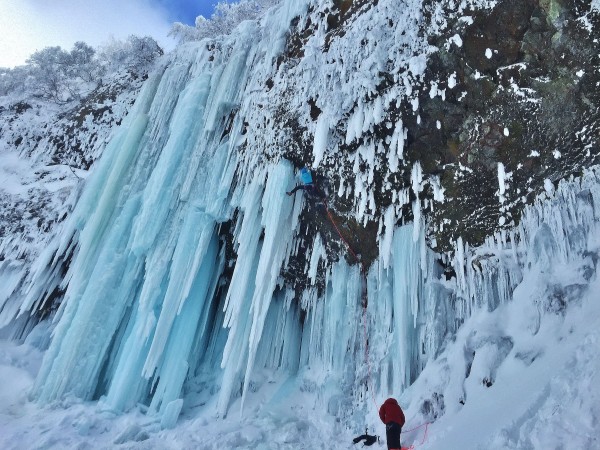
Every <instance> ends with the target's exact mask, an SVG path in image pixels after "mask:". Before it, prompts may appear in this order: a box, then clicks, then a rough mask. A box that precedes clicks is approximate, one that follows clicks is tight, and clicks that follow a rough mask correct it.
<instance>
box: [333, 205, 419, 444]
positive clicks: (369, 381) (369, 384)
mask: <svg viewBox="0 0 600 450" xmlns="http://www.w3.org/2000/svg"><path fill="white" fill-rule="evenodd" d="M325 211H327V217H329V221H330V222H331V224H332V225H333V227H334V228H335V230H336V231H337V234H338V235H339V237H340V239H341V240H342V241H343V242H344V244H345V245H346V248H347V249H348V252H350V254H352V256H354V258H355V259H356V261H358V263H359V264H360V269H361V272H362V274H363V277H364V283H365V289H364V290H363V294H362V296H363V298H362V306H363V323H364V338H365V361H366V363H367V389H368V390H370V391H371V397H372V399H373V404H374V405H375V409H376V410H377V411H378V410H379V408H378V406H377V402H376V401H375V391H374V390H373V383H372V378H371V363H370V362H369V339H368V334H367V303H368V293H367V284H366V283H367V271H366V269H365V266H364V264H363V262H362V261H361V260H360V258H359V257H358V256H357V255H356V253H355V252H354V250H352V246H351V245H350V244H349V243H348V241H347V240H346V239H345V238H344V235H343V234H342V232H341V231H340V229H339V228H338V226H337V224H336V223H335V220H333V217H332V215H331V212H330V211H329V208H328V207H327V203H325ZM423 427H425V432H424V433H423V439H422V440H421V443H420V444H417V445H418V446H421V445H423V444H424V443H425V441H426V440H427V430H428V428H429V422H426V423H424V424H421V425H419V426H417V427H414V428H411V429H410V430H405V431H403V432H402V434H404V433H410V432H411V431H416V430H418V429H419V428H423ZM414 448H415V445H414V444H413V445H411V446H410V447H408V449H414Z"/></svg>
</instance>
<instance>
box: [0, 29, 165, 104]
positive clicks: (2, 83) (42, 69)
mask: <svg viewBox="0 0 600 450" xmlns="http://www.w3.org/2000/svg"><path fill="white" fill-rule="evenodd" d="M162 54H163V50H162V48H160V47H159V45H158V43H157V42H156V41H155V40H154V39H153V38H151V37H149V36H145V37H139V36H129V38H127V40H126V41H112V42H111V43H109V44H108V45H106V46H104V47H102V48H101V49H100V51H96V50H95V49H94V48H92V47H91V46H89V45H88V44H86V43H85V42H76V43H75V44H74V45H73V48H72V50H71V51H66V50H63V49H62V48H61V47H46V48H44V49H42V50H38V51H36V52H35V53H33V54H32V55H31V56H30V57H29V58H28V59H27V61H26V64H25V65H23V66H18V67H15V68H14V69H8V68H0V96H7V95H17V96H20V97H29V96H32V97H39V98H43V99H46V100H50V101H52V102H55V103H59V104H61V103H67V102H69V101H71V100H77V99H80V98H81V97H84V96H86V95H87V94H89V93H90V92H91V91H92V90H94V89H95V88H97V87H98V86H100V85H102V79H103V77H105V76H106V75H107V74H114V73H117V72H119V71H121V70H127V71H128V72H130V73H132V74H133V75H135V76H143V75H145V74H146V73H147V72H148V71H149V70H150V68H151V67H152V63H153V61H154V60H155V59H156V58H157V57H159V56H161V55H162Z"/></svg>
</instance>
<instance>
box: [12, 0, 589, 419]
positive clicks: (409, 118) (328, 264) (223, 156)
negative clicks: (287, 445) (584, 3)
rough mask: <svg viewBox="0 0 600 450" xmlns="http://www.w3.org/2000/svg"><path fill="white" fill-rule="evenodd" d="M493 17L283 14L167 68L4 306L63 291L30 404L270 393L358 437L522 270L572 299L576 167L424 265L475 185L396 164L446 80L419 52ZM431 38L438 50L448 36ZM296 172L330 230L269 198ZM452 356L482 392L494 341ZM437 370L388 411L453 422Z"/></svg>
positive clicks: (497, 177)
mask: <svg viewBox="0 0 600 450" xmlns="http://www.w3.org/2000/svg"><path fill="white" fill-rule="evenodd" d="M502 4H503V5H504V6H506V2H504V3H502ZM496 6H497V5H496V3H495V2H487V1H483V0H482V1H469V2H467V1H464V2H453V1H448V2H443V3H442V4H439V2H436V5H433V6H432V5H430V4H429V3H427V2H426V3H423V2H420V1H416V0H414V1H406V2H402V3H401V4H399V3H398V1H397V0H389V1H385V0H382V1H379V2H377V4H376V5H372V4H366V3H363V2H339V4H338V2H334V3H329V2H323V3H322V4H320V5H317V4H314V3H311V2H308V1H307V2H293V1H284V2H283V3H282V4H281V5H280V6H279V7H277V8H274V9H272V10H270V11H269V12H268V13H267V14H266V16H265V17H264V18H263V19H262V20H261V21H260V22H244V23H242V24H241V25H240V26H239V27H238V28H237V29H236V31H235V33H234V34H232V35H231V36H230V37H228V38H224V39H223V40H219V41H215V42H212V41H202V42H197V43H188V44H186V45H184V46H182V47H181V48H180V49H178V50H177V52H175V53H174V54H173V55H170V56H169V57H168V58H167V59H166V60H165V62H164V64H163V66H162V67H161V69H160V70H158V71H157V72H156V73H154V74H153V75H152V76H151V77H150V78H149V80H148V81H147V82H146V83H145V84H144V87H143V89H142V91H141V93H140V95H139V97H138V98H137V101H136V104H135V106H134V108H133V110H132V111H131V112H130V114H129V115H128V117H127V118H126V119H125V121H124V122H123V124H122V125H121V126H120V127H119V129H118V130H117V131H116V132H115V135H114V136H113V137H112V139H111V141H110V143H109V144H108V146H107V148H106V150H105V152H104V154H103V156H102V158H101V159H100V161H99V162H98V163H97V165H96V167H95V168H94V171H93V173H92V174H91V176H90V177H89V179H88V180H87V182H86V186H85V190H84V191H83V193H82V195H81V197H80V198H79V200H78V202H77V206H76V208H75V210H74V212H73V213H72V214H71V215H70V216H69V218H68V219H67V222H66V223H65V225H64V227H63V228H62V230H61V235H60V236H59V237H58V238H57V239H56V240H54V241H53V242H52V243H51V244H49V245H48V246H47V248H46V249H45V250H44V252H43V253H42V254H41V256H40V258H39V259H38V260H37V261H36V263H35V266H34V267H33V269H32V270H31V273H30V274H29V275H28V277H27V279H26V281H25V282H24V283H23V284H22V285H21V286H20V290H19V293H20V295H19V296H16V295H15V296H12V297H10V298H8V300H6V302H5V307H4V308H3V310H2V312H1V314H2V318H3V319H4V320H5V321H7V322H8V321H11V320H13V319H14V315H15V313H19V314H21V315H22V316H21V317H24V315H26V314H29V313H30V312H32V311H36V310H39V309H40V308H41V307H43V305H44V304H45V303H46V302H48V301H52V299H51V298H49V296H50V295H51V294H52V292H55V291H64V292H65V295H64V299H62V302H61V303H60V308H59V309H58V311H57V313H56V315H55V316H54V318H53V320H54V323H55V328H54V331H53V337H52V343H51V345H50V347H49V349H48V350H47V352H46V354H45V357H44V361H43V364H42V367H41V369H40V372H39V374H38V377H37V380H36V383H35V386H34V389H33V396H34V397H35V398H36V399H38V400H39V401H41V402H52V401H55V400H57V399H60V398H63V397H64V396H66V395H68V394H73V395H75V396H78V397H80V398H83V399H88V400H89V399H101V402H102V403H103V404H104V405H106V406H107V407H108V408H110V409H114V410H119V411H122V410H127V409H129V408H132V407H134V406H135V405H137V404H140V403H141V404H143V405H146V407H147V411H148V413H149V414H152V415H157V416H159V417H160V418H161V419H160V420H161V423H162V425H163V426H164V427H171V426H173V425H174V424H175V421H176V419H177V417H178V416H179V414H180V412H181V411H182V408H184V405H185V401H186V399H189V398H192V397H193V398H198V397H199V398H201V401H200V404H201V405H202V407H204V408H206V409H209V410H210V411H211V412H213V413H214V414H215V415H218V416H220V417H224V416H226V415H227V414H228V413H229V412H230V409H231V405H232V404H236V406H240V407H243V405H244V403H245V402H247V401H248V398H249V397H250V396H252V395H253V394H254V393H255V392H256V391H259V390H261V389H268V385H269V383H270V382H271V379H272V378H273V377H274V375H273V374H278V376H280V377H281V378H280V379H279V380H278V382H279V381H281V379H282V378H283V379H286V380H287V381H288V384H285V383H283V382H281V383H280V384H278V386H279V387H280V390H279V391H278V392H276V393H275V394H273V395H272V397H271V398H273V399H276V398H277V397H278V396H282V395H285V392H286V391H287V392H289V391H294V392H297V391H302V392H309V393H311V394H314V395H316V396H317V397H319V398H321V402H322V403H323V404H326V405H327V410H328V412H329V413H331V414H332V415H335V416H337V417H340V418H341V419H343V420H344V423H345V424H349V425H351V426H354V425H356V424H357V423H359V422H360V421H361V420H362V418H363V417H364V416H367V418H368V419H369V420H373V418H374V417H375V415H374V411H373V408H371V406H372V405H370V402H371V399H373V400H375V399H377V400H380V399H383V398H386V397H387V396H389V395H395V396H398V395H400V394H401V393H402V392H404V391H405V390H406V389H407V388H408V387H409V386H410V385H411V384H412V383H413V382H414V381H415V380H416V379H417V377H418V376H419V374H420V373H421V371H422V370H423V368H424V367H425V366H426V365H427V363H428V362H429V361H432V360H433V359H435V358H436V357H438V356H439V355H440V354H441V353H442V351H443V350H444V348H445V347H446V346H447V345H448V342H449V340H450V339H451V338H452V337H453V336H455V334H456V332H457V330H458V329H459V327H460V326H461V324H462V323H463V322H464V321H465V320H467V319H468V318H469V317H470V316H471V315H472V314H473V312H474V311H477V310H481V309H484V310H485V309H487V310H494V309H496V308H498V307H499V306H501V305H505V304H506V303H508V302H510V301H511V299H512V298H513V293H514V291H515V289H516V288H517V286H519V284H520V283H521V282H522V280H523V278H524V274H528V273H530V272H531V271H540V273H547V272H548V270H549V267H550V266H552V264H554V263H555V262H556V261H558V260H560V261H562V262H563V263H564V264H569V263H571V262H573V261H582V269H581V270H582V273H583V272H585V273H586V274H587V275H585V276H584V275H582V276H583V279H582V280H579V281H581V282H579V281H578V282H577V283H576V284H577V285H578V286H579V287H578V288H577V289H580V290H581V291H584V290H585V289H586V286H587V283H588V282H589V280H590V279H591V278H592V277H593V276H595V270H596V262H597V252H598V249H597V242H595V240H594V236H595V235H596V233H597V221H598V217H597V211H598V206H600V205H599V204H598V203H599V202H600V194H599V191H598V179H597V175H596V172H594V171H593V170H590V171H587V170H586V171H585V173H583V175H582V178H581V180H580V181H577V182H575V181H574V182H571V183H565V184H563V185H561V187H559V189H558V191H556V192H555V186H554V184H553V183H552V182H551V181H550V180H548V183H546V184H547V186H546V188H547V189H546V193H545V194H543V195H545V196H546V197H547V199H546V200H540V201H539V202H538V203H535V205H534V206H529V207H528V208H525V210H523V209H521V210H520V211H521V212H522V214H523V215H522V220H521V221H520V223H519V225H518V227H516V228H514V227H513V228H511V229H509V230H508V231H502V232H499V233H498V234H494V233H491V232H490V235H489V236H488V237H487V240H484V239H480V240H479V241H477V242H476V243H477V244H482V246H479V247H477V248H475V249H474V248H473V247H472V244H473V242H471V240H470V239H468V238H469V236H470V235H468V234H466V235H465V238H464V239H463V238H462V237H459V238H457V239H456V240H454V239H451V238H450V237H452V233H450V237H448V235H442V237H440V235H439V234H438V235H437V237H439V238H440V239H441V238H444V239H446V240H447V242H446V244H447V245H448V246H450V247H451V251H448V252H447V253H444V254H436V253H434V251H433V250H432V249H431V247H432V246H434V245H433V244H434V242H435V239H436V233H441V232H442V231H443V226H444V224H446V225H447V224H449V223H451V222H450V219H451V217H450V216H444V215H441V216H440V215H436V213H437V211H439V208H442V210H443V209H444V208H446V206H445V205H446V202H449V204H454V205H456V203H452V202H453V201H458V199H460V198H461V197H460V195H457V194H456V192H455V191H453V192H451V193H450V194H451V195H449V193H448V192H446V193H445V192H444V191H445V190H448V188H449V187H450V186H454V187H455V186H456V185H457V184H460V182H461V180H462V179H463V178H461V177H463V175H464V174H465V173H473V171H474V170H473V169H471V168H469V167H468V166H466V165H462V162H461V161H456V162H452V163H450V167H448V173H452V172H453V171H454V169H455V168H456V167H459V168H460V172H461V174H462V175H460V176H458V177H457V178H451V179H450V181H448V179H444V177H440V176H439V174H437V175H436V174H434V173H433V172H434V171H432V170H431V167H430V165H429V164H428V160H427V155H422V154H420V153H419V152H417V151H416V150H415V149H416V148H419V147H418V145H417V144H415V142H418V139H416V138H415V137H414V136H412V137H411V133H412V131H411V130H413V131H414V129H415V128H414V127H417V126H418V125H419V126H420V124H423V123H425V124H427V123H429V122H428V120H429V116H428V115H426V114H425V112H423V109H422V103H423V98H422V95H423V86H424V85H426V86H427V89H428V94H427V96H428V98H429V99H430V100H433V99H437V98H444V96H445V95H446V89H448V90H452V89H454V88H455V87H456V86H457V83H458V81H457V80H458V78H456V77H453V75H452V74H448V85H447V87H446V88H444V89H442V87H441V86H440V85H439V84H438V85H436V86H435V87H434V85H433V84H429V83H428V78H427V77H428V73H429V72H428V70H430V68H429V67H428V62H429V61H430V60H431V58H432V55H433V54H435V53H436V52H437V51H438V50H439V49H437V48H434V47H433V46H432V45H431V41H432V40H435V39H442V38H440V36H444V33H446V32H447V31H448V27H449V25H448V23H449V22H452V23H454V24H459V25H456V26H457V27H458V28H459V29H462V28H461V27H463V26H464V27H467V28H468V26H469V24H470V23H473V22H474V21H475V22H476V20H475V19H473V18H472V17H471V14H472V15H474V16H476V17H478V18H481V17H484V16H485V15H486V14H487V13H488V12H489V11H495V10H494V9H493V8H494V7H496ZM477 14H479V15H477ZM584 14H585V17H587V18H588V19H589V20H592V15H593V14H592V13H591V12H590V11H589V9H588V10H586V11H582V12H581V18H583V17H584ZM477 20H479V19H477ZM582 23H584V22H583V21H582ZM453 31H454V30H453ZM448 39H449V40H448V46H449V48H450V47H451V46H452V45H458V46H459V47H460V45H459V44H460V43H461V38H460V36H459V35H458V34H452V36H450V37H449V38H448ZM490 52H492V56H493V51H492V50H490ZM485 53H487V52H485ZM485 53H484V54H485ZM490 70H491V69H490ZM476 79H478V78H476ZM461 80H462V79H461ZM426 82H427V83H426ZM461 82H463V83H466V81H464V80H463V81H461ZM424 83H426V84H424ZM471 87H472V86H471ZM527 92H528V93H529V94H531V93H530V92H529V91H527ZM455 101H459V100H458V99H455ZM430 125H431V124H429V125H427V127H429V126H430ZM422 126H424V127H425V125H422ZM435 129H441V124H440V127H437V126H435ZM506 133H508V134H505V133H503V135H505V136H509V135H510V133H511V131H510V129H508V131H507V132H506ZM586 136H587V134H586ZM478 139H479V138H478V137H475V138H474V141H477V140H478ZM419 142H420V141H419ZM586 142H587V141H586ZM586 145H587V144H586ZM590 145H591V146H592V147H590V148H591V149H592V150H593V148H596V147H594V145H597V144H596V142H595V141H593V142H591V143H590ZM415 146H416V147H415ZM531 150H532V151H534V149H531ZM592 150H590V152H591V151H592ZM557 151H562V150H557ZM564 151H565V152H567V149H564ZM596 153H597V152H596ZM421 156H423V158H421ZM421 159H423V164H421V161H420V160H421ZM578 161H579V160H578ZM586 161H587V162H589V160H587V159H584V160H580V161H579V163H580V164H581V165H583V164H584V163H585V162H586ZM479 162H481V161H479ZM304 163H306V164H310V165H311V166H312V167H313V168H314V169H315V172H316V173H318V174H319V175H320V176H321V177H322V178H325V179H326V180H328V183H325V182H324V183H322V185H323V186H324V187H325V188H326V189H327V191H328V198H329V210H330V214H331V216H329V217H328V216H327V215H325V214H324V212H323V211H319V210H318V209H317V208H315V207H314V205H311V204H307V202H306V199H305V198H304V197H303V195H302V194H301V193H297V194H296V196H295V197H288V196H286V191H289V190H290V189H291V188H292V187H293V186H294V184H295V183H296V179H295V170H296V169H297V168H298V167H299V166H300V165H302V164H304ZM475 168H477V167H475ZM510 170H511V169H510V166H508V165H506V166H505V165H504V163H502V162H501V161H495V164H494V170H493V174H494V177H493V186H494V188H493V190H494V194H493V196H494V198H495V199H496V201H497V205H495V208H496V210H503V209H502V208H503V207H504V205H505V203H506V202H507V201H508V199H510V198H512V197H511V192H512V191H511V190H510V189H511V188H510V187H507V184H508V180H510V179H511V178H510V177H511V174H512V172H511V171H510ZM562 175H565V173H563V174H562ZM488 182H489V180H488ZM444 183H450V184H444ZM496 186H499V187H498V189H497V193H496ZM463 189H466V188H465V187H464V186H463ZM531 189H532V190H533V188H531ZM515 192H516V191H515ZM496 194H497V195H496ZM452 199H453V200H452ZM487 200H489V199H487ZM487 200H486V201H487ZM440 205H441V206H440ZM523 208H524V207H523ZM523 211H525V212H523ZM455 212H456V211H455V210H452V214H454V213H455ZM448 214H449V213H448ZM520 214H521V213H520ZM440 217H441V219H440ZM432 221H433V222H432ZM436 221H437V222H436ZM334 223H336V224H338V225H339V226H340V227H341V228H340V229H341V230H342V231H341V233H342V234H345V235H346V236H345V239H347V240H348V242H349V245H350V246H351V248H354V249H355V250H356V251H359V252H360V253H361V255H362V264H357V263H356V261H355V260H354V259H353V257H352V255H351V254H349V253H348V252H347V250H346V248H345V245H344V243H343V242H342V240H341V238H340V236H339V235H338V234H337V232H336V231H335V229H334V226H333V224H334ZM432 223H434V225H435V226H431V227H430V225H431V224H432ZM507 226H508V225H507ZM432 230H433V231H432ZM71 258H72V262H71V264H70V265H69V267H68V272H67V273H66V274H64V273H62V272H63V270H64V268H65V265H64V261H65V260H67V259H71ZM586 277H587V278H586ZM545 282H546V283H549V282H548V280H546V281H545ZM544 286H545V285H544ZM544 289H545V288H544ZM548 289H550V288H549V287H548ZM363 292H366V299H365V298H363V295H364V294H363ZM569 292H571V291H569ZM573 292H575V291H573ZM553 295H554V294H552V295H551V294H549V293H548V292H546V291H543V293H540V294H539V298H538V300H539V302H541V303H542V304H541V306H540V308H541V309H542V310H544V311H552V310H553V309H556V310H557V312H561V311H562V309H564V308H565V307H566V305H567V304H568V303H569V298H570V297H569V296H570V295H575V294H571V293H566V291H565V292H563V291H561V292H558V293H556V296H554V297H553ZM547 299H555V300H550V303H549V304H544V302H546V301H547ZM365 300H366V301H365ZM534 303H535V302H534ZM469 345H470V347H469V349H472V351H471V353H474V354H475V355H477V354H479V355H481V354H483V355H487V356H484V357H481V356H479V357H477V358H484V359H486V358H487V359H486V360H485V361H483V362H481V363H480V364H481V365H480V366H476V367H479V369H480V370H479V372H477V377H480V376H481V382H482V383H492V384H493V382H494V376H495V371H496V369H497V368H498V366H499V365H500V364H501V363H502V361H503V360H504V359H506V358H507V357H508V355H509V354H511V352H512V349H513V343H512V342H511V341H510V338H506V339H505V336H502V335H500V334H499V335H494V336H493V337H491V338H490V339H488V340H485V339H484V340H478V339H475V338H473V339H471V340H470V341H469ZM367 346H368V347H367ZM482 348H483V349H484V350H483V351H481V349H482ZM477 352H480V353H477ZM488 357H489V358H488ZM469 358H471V361H470V362H469V361H467V362H466V363H465V364H466V366H469V367H471V365H472V364H473V363H474V361H475V360H474V359H473V358H474V356H473V355H470V356H469ZM479 361H480V359H477V360H476V362H477V364H479ZM488 369H489V370H488ZM440 370H445V369H444V368H443V367H442V368H441V369H440ZM448 370H449V371H451V370H450V369H448ZM486 370H488V372H489V373H488V372H486ZM451 372H452V375H453V376H454V375H456V378H452V380H451V381H452V383H450V384H449V385H450V387H449V388H448V389H446V388H445V387H444V386H434V387H432V390H431V392H427V393H424V392H426V390H423V392H422V393H417V394H415V393H410V392H409V391H407V392H409V393H407V394H406V402H408V404H409V408H410V411H411V412H414V413H415V414H421V415H422V416H428V417H429V416H431V417H429V418H435V417H434V416H435V415H436V414H441V413H443V408H440V407H439V405H440V404H443V398H446V399H447V400H446V401H447V402H450V403H451V404H452V405H453V407H456V404H460V403H461V402H462V403H464V402H465V401H466V398H465V395H464V392H463V390H464V389H465V386H464V385H462V384H461V383H463V382H464V380H465V378H468V377H469V375H468V374H467V375H466V376H465V373H464V371H463V373H462V374H461V375H458V372H460V371H451ZM467 372H469V371H467ZM471 380H473V378H471ZM445 381H448V380H445ZM478 382H479V380H478ZM273 383H275V381H273ZM467 384H468V383H467ZM190 391H193V395H190ZM315 393H316V394H315ZM429 394H431V398H425V397H426V395H429ZM434 394H435V395H434ZM440 398H441V399H442V403H440V400H439V399H440ZM411 402H412V403H411ZM423 405H429V406H428V407H424V406H423ZM435 405H438V406H437V409H436V406H435ZM422 406H423V409H420V408H421V407H422ZM434 412H435V414H434Z"/></svg>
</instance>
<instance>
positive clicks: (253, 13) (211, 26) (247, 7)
mask: <svg viewBox="0 0 600 450" xmlns="http://www.w3.org/2000/svg"><path fill="white" fill-rule="evenodd" d="M278 3H279V0H241V1H240V2H238V3H227V2H219V3H218V4H217V5H216V7H215V12H214V13H213V15H212V16H211V17H210V19H207V18H205V17H204V16H198V17H197V18H196V24H195V26H193V27H192V26H189V25H185V24H183V23H181V22H176V23H175V24H174V25H173V27H172V28H171V32H170V35H171V36H174V37H175V38H176V39H178V40H179V42H180V43H182V42H190V41H199V40H201V39H204V38H214V37H217V36H223V35H228V34H230V33H231V32H232V31H233V29H234V28H235V27H236V26H237V25H238V24H240V23H241V22H243V21H245V20H255V19H257V18H259V17H261V16H262V15H263V13H264V12H265V11H266V10H267V9H269V8H270V7H271V6H274V5H276V4H278Z"/></svg>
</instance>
